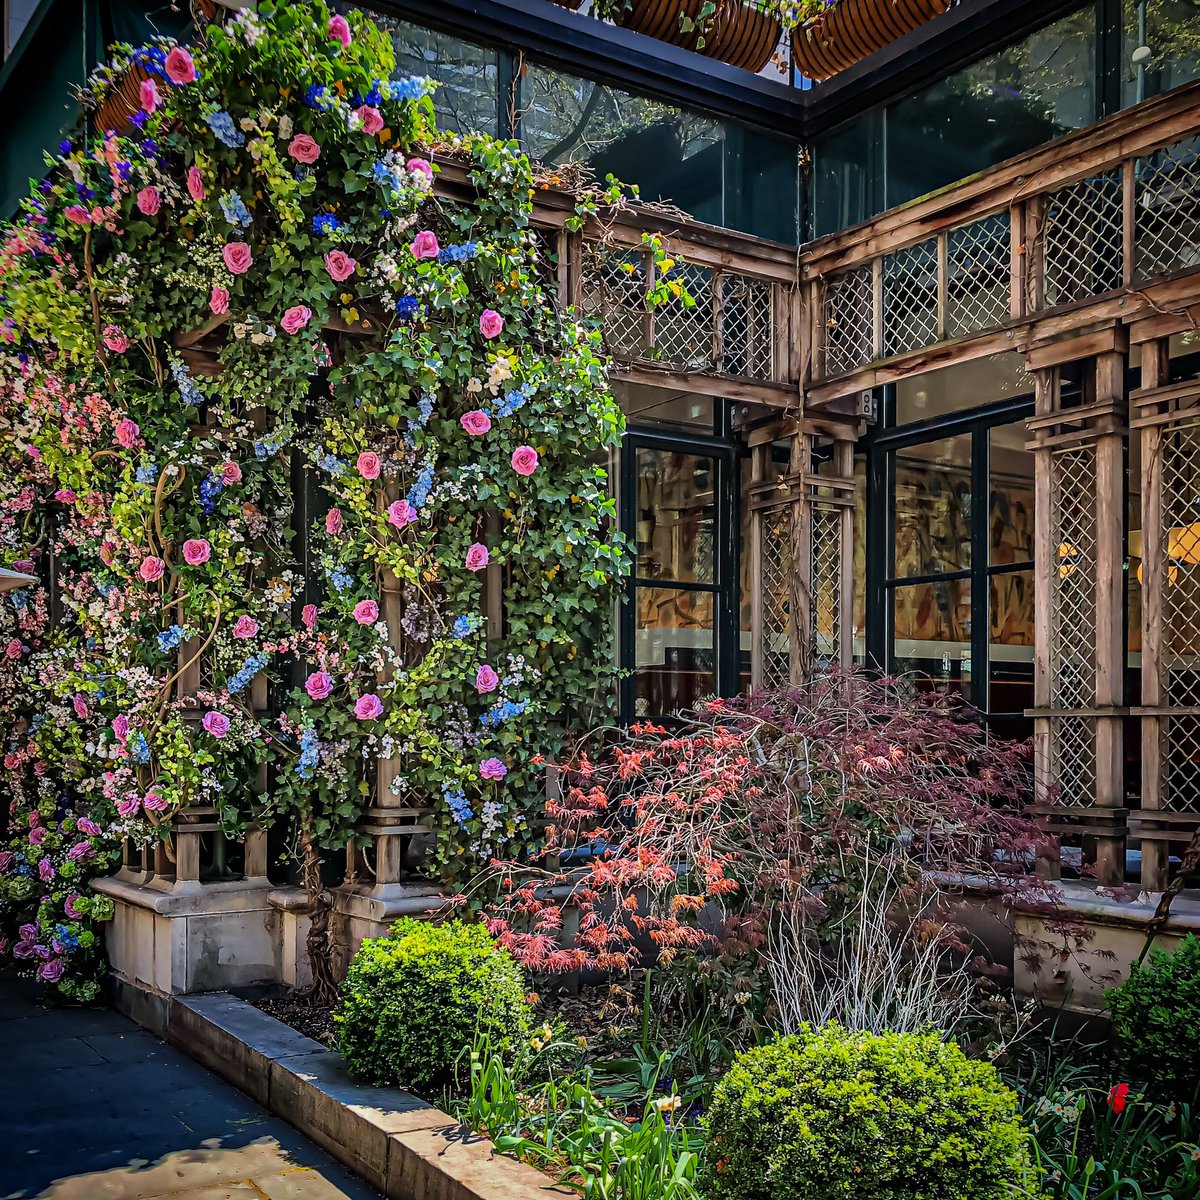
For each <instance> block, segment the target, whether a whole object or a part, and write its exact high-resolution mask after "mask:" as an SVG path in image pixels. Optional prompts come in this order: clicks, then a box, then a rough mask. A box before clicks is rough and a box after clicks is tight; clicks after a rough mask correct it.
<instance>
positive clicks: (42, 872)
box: [38, 858, 54, 883]
mask: <svg viewBox="0 0 1200 1200" xmlns="http://www.w3.org/2000/svg"><path fill="white" fill-rule="evenodd" d="M38 878H39V879H40V880H41V881H42V882H43V883H49V882H50V881H51V880H52V879H53V878H54V864H53V863H52V862H51V861H50V860H49V859H48V858H43V859H42V860H41V861H40V862H39V863H38Z"/></svg>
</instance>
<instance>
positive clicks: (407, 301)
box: [396, 296, 421, 321]
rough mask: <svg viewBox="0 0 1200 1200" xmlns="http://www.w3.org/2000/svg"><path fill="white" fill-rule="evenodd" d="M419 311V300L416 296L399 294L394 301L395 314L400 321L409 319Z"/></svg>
mask: <svg viewBox="0 0 1200 1200" xmlns="http://www.w3.org/2000/svg"><path fill="white" fill-rule="evenodd" d="M420 311H421V302H420V300H418V299H417V298H416V296H401V297H400V299H399V300H397V301H396V316H398V317H399V318H400V320H402V321H411V320H412V319H413V317H415V316H416V315H417V313H419V312H420Z"/></svg>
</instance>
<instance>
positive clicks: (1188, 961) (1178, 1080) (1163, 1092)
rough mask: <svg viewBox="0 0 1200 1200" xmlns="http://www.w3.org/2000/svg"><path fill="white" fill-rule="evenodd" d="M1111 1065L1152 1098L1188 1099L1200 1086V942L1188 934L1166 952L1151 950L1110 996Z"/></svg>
mask: <svg viewBox="0 0 1200 1200" xmlns="http://www.w3.org/2000/svg"><path fill="white" fill-rule="evenodd" d="M1108 1006H1109V1009H1110V1010H1111V1011H1112V1018H1113V1044H1114V1065H1115V1067H1116V1070H1117V1073H1118V1075H1119V1076H1120V1078H1121V1079H1122V1080H1132V1081H1134V1082H1137V1083H1143V1084H1146V1085H1147V1086H1148V1088H1149V1091H1150V1099H1152V1100H1155V1101H1157V1100H1189V1101H1190V1100H1192V1099H1194V1098H1195V1097H1196V1094H1197V1088H1200V1066H1198V1065H1197V1061H1198V1057H1200V1055H1198V1052H1197V1049H1196V1039H1197V1037H1198V1036H1200V939H1198V938H1197V937H1196V936H1195V934H1191V933H1189V934H1188V935H1187V937H1185V938H1184V939H1183V941H1182V942H1180V944H1179V948H1178V949H1177V950H1175V951H1174V953H1170V952H1168V951H1166V950H1151V951H1150V957H1149V959H1148V960H1147V961H1146V962H1145V963H1143V964H1140V965H1139V964H1137V963H1135V964H1134V966H1133V969H1132V970H1131V971H1130V973H1129V978H1128V979H1127V980H1126V981H1125V982H1124V983H1123V984H1121V986H1120V987H1116V988H1113V989H1112V991H1110V992H1109V993H1108Z"/></svg>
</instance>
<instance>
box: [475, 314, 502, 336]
mask: <svg viewBox="0 0 1200 1200" xmlns="http://www.w3.org/2000/svg"><path fill="white" fill-rule="evenodd" d="M503 330H504V318H503V317H502V316H501V315H500V314H499V313H498V312H497V311H496V310H495V309H494V308H485V309H484V310H483V312H481V313H480V314H479V332H480V333H482V334H483V336H484V337H485V338H494V337H499V336H500V334H501V333H502V332H503Z"/></svg>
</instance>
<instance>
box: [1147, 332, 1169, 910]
mask: <svg viewBox="0 0 1200 1200" xmlns="http://www.w3.org/2000/svg"><path fill="white" fill-rule="evenodd" d="M1169 379H1170V362H1169V360H1168V343H1167V340H1166V339H1165V338H1161V339H1158V340H1156V341H1150V342H1146V343H1145V344H1144V345H1143V346H1142V380H1141V383H1142V388H1143V390H1145V389H1154V388H1160V387H1163V386H1164V385H1165V384H1166V383H1167V381H1168V380H1169ZM1161 407H1162V406H1161V405H1154V406H1152V407H1149V408H1147V409H1145V410H1144V415H1145V416H1150V415H1151V414H1153V415H1159V409H1160V408H1161ZM1141 433H1142V706H1143V707H1144V708H1146V709H1148V710H1150V712H1149V714H1148V715H1145V716H1143V717H1142V730H1141V732H1142V798H1141V807H1142V809H1144V810H1146V811H1156V810H1158V809H1161V808H1162V807H1164V805H1163V800H1164V794H1163V793H1164V790H1165V786H1164V785H1165V783H1166V780H1165V775H1166V766H1167V764H1166V757H1165V753H1164V752H1165V750H1166V741H1167V738H1166V734H1167V721H1168V720H1169V718H1167V717H1165V716H1163V715H1162V714H1161V710H1162V709H1163V708H1165V707H1166V705H1167V702H1168V692H1167V687H1166V683H1167V671H1166V664H1167V660H1168V658H1169V652H1170V647H1169V644H1168V641H1169V638H1170V631H1169V630H1168V629H1167V628H1166V621H1165V618H1166V604H1165V600H1166V596H1165V591H1166V585H1167V579H1168V574H1167V572H1168V567H1169V563H1168V562H1167V559H1166V553H1165V547H1164V545H1163V529H1164V522H1163V444H1164V442H1165V440H1166V437H1168V436H1170V435H1169V434H1166V435H1164V432H1163V426H1162V425H1144V426H1143V427H1142V431H1141ZM1155 710H1159V711H1155ZM1167 850H1168V843H1166V842H1161V841H1158V840H1157V839H1149V838H1143V839H1142V891H1144V892H1161V891H1162V890H1163V889H1164V888H1165V887H1166V886H1167V874H1168V865H1167Z"/></svg>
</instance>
